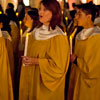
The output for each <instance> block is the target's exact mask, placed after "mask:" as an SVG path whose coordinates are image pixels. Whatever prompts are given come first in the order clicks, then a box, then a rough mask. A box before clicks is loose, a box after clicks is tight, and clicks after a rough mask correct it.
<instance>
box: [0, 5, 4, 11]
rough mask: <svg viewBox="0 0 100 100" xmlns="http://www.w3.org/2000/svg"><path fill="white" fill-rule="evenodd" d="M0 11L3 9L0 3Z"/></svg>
mask: <svg viewBox="0 0 100 100" xmlns="http://www.w3.org/2000/svg"><path fill="white" fill-rule="evenodd" d="M0 11H1V12H2V13H4V11H3V9H2V6H1V4H0Z"/></svg>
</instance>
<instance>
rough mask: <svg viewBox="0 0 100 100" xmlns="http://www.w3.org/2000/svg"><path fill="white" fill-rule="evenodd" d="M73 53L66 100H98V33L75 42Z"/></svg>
mask: <svg viewBox="0 0 100 100" xmlns="http://www.w3.org/2000/svg"><path fill="white" fill-rule="evenodd" d="M92 32H94V30H92V31H91V33H92ZM98 32H100V29H99V31H98ZM74 53H75V54H76V56H77V64H72V66H71V72H70V79H69V89H68V98H67V100H100V33H98V34H93V35H92V36H89V37H87V39H84V40H76V43H75V52H74Z"/></svg>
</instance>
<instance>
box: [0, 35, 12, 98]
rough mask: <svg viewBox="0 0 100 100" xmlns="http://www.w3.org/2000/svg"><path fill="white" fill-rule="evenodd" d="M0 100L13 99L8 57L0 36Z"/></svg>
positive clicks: (3, 41)
mask: <svg viewBox="0 0 100 100" xmlns="http://www.w3.org/2000/svg"><path fill="white" fill-rule="evenodd" d="M0 100H13V91H12V82H11V76H10V65H9V59H8V54H7V49H6V46H5V40H4V38H2V37H0Z"/></svg>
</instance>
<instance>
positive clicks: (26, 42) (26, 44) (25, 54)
mask: <svg viewBox="0 0 100 100" xmlns="http://www.w3.org/2000/svg"><path fill="white" fill-rule="evenodd" d="M28 38H29V34H28V33H27V34H26V40H25V49H24V56H27V47H28Z"/></svg>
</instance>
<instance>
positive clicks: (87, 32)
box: [76, 26, 100, 40]
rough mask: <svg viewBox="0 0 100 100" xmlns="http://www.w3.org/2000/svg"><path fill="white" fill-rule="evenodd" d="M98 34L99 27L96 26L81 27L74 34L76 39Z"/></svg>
mask: <svg viewBox="0 0 100 100" xmlns="http://www.w3.org/2000/svg"><path fill="white" fill-rule="evenodd" d="M97 34H100V28H99V27H98V26H94V27H92V28H89V29H83V30H82V31H81V32H79V33H78V34H77V35H76V40H85V39H87V38H89V37H91V36H94V35H97Z"/></svg>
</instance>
